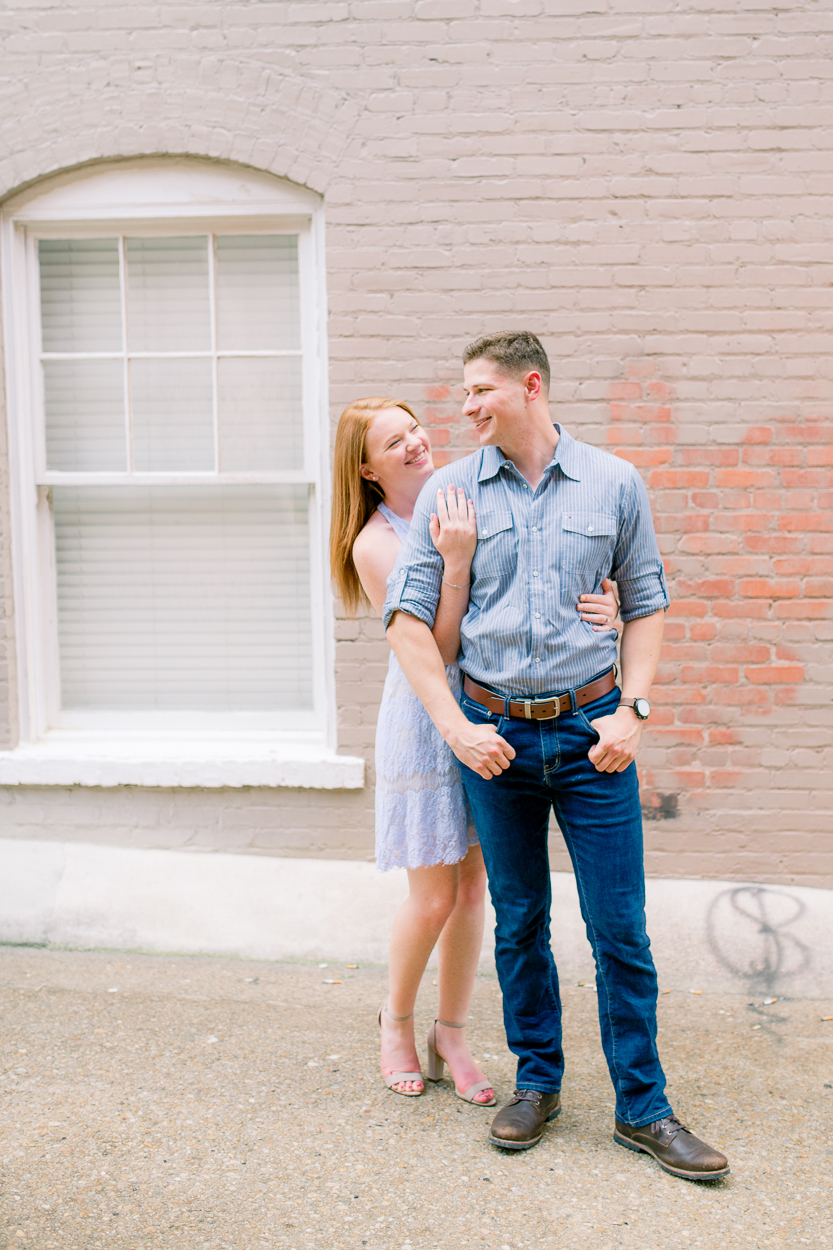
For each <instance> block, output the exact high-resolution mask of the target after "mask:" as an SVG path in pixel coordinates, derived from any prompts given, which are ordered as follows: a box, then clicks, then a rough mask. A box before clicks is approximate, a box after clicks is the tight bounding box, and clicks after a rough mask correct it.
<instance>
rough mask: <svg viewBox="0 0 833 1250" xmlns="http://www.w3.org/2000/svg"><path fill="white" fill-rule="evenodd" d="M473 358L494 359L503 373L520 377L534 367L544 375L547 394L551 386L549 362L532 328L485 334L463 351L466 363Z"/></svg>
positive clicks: (542, 376)
mask: <svg viewBox="0 0 833 1250" xmlns="http://www.w3.org/2000/svg"><path fill="white" fill-rule="evenodd" d="M472 360H491V361H492V363H493V364H496V365H497V366H498V368H499V369H501V370H502V372H503V373H507V374H508V375H509V376H510V377H513V378H516V377H520V376H521V375H522V374H526V373H529V372H530V371H531V370H532V369H535V370H537V372H538V373H540V375H541V381H542V382H543V384H544V394H545V395H546V394H547V393H548V392H549V389H550V362H549V360H548V359H547V353H546V352H545V351H544V348H543V347H542V345H541V340H540V339H539V338H538V337H537V336H536V335H534V334H532V333H531V331H529V330H506V331H504V332H503V333H502V334H484V335H483V337H482V338H479V339H475V340H474V342H473V343H469V345H468V347H467V348H466V349H465V351H464V352H463V364H464V365H467V364H468V363H469V361H472Z"/></svg>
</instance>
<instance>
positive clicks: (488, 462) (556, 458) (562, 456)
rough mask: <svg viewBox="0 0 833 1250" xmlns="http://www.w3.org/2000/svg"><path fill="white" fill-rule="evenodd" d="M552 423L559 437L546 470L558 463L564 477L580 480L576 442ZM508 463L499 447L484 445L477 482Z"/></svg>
mask: <svg viewBox="0 0 833 1250" xmlns="http://www.w3.org/2000/svg"><path fill="white" fill-rule="evenodd" d="M553 425H554V426H555V428H556V429H557V430H558V434H559V438H558V444H557V446H556V448H555V453H554V454H553V458H552V460H551V461H550V463H549V464H548V465H547V472H551V471H552V470H553V469H554V468H555V466H556V465H558V467H559V468H560V469H561V472H562V473H563V474H564V475H565V477H569V478H572V479H573V481H574V482H580V481H581V473H580V472H579V449H578V444H577V443H576V440H575V439H574V438H573V437H572V436H571V435H570V434H568V433H567V431H566V430H565V429H564V427H563V425H559V424H558V422H557V421H554V422H553ZM508 463H509V461H508V460H507V459H506V457H505V456H504V454H503V452H502V451H501V450H500V448H499V447H484V448H483V456H482V459H481V461H480V472H479V473H478V475H477V480H478V482H487V481H488V480H489V478H491V477H497V475H498V473H499V472H500V470H501V469H502V468H503V466H504V465H505V464H508Z"/></svg>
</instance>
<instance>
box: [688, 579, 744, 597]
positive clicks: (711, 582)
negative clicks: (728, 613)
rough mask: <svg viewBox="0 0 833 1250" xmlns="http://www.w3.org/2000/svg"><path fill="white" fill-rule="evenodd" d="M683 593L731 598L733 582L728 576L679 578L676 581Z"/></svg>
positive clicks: (733, 591) (733, 590)
mask: <svg viewBox="0 0 833 1250" xmlns="http://www.w3.org/2000/svg"><path fill="white" fill-rule="evenodd" d="M676 585H677V588H678V589H679V591H680V593H681V594H683V595H702V596H703V598H704V599H731V598H732V596H733V595H734V593H735V582H734V579H733V578H730V577H704V578H701V579H700V580H698V581H689V580H687V579H685V578H682V577H681V578H680V579H679V581H678V582H677V583H676Z"/></svg>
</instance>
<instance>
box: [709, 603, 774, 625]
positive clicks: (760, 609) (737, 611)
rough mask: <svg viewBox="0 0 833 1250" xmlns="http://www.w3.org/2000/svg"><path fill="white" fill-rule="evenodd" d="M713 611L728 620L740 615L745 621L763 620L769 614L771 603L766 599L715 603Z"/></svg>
mask: <svg viewBox="0 0 833 1250" xmlns="http://www.w3.org/2000/svg"><path fill="white" fill-rule="evenodd" d="M712 612H713V613H714V614H715V616H720V617H724V618H725V619H727V620H735V619H736V618H738V617H740V618H742V619H743V620H744V621H761V620H764V619H765V618H766V617H767V616H768V615H769V604H768V603H767V601H766V600H765V599H751V600H747V601H746V602H745V603H725V602H721V603H713V604H712Z"/></svg>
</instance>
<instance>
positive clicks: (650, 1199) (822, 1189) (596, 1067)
mask: <svg viewBox="0 0 833 1250" xmlns="http://www.w3.org/2000/svg"><path fill="white" fill-rule="evenodd" d="M329 981H335V982H338V983H337V984H328V982H329ZM384 987H385V970H384V969H383V968H379V967H362V968H357V969H351V968H349V967H346V966H345V965H333V964H331V965H330V966H329V967H327V968H321V967H317V966H310V965H299V964H293V965H290V964H273V963H246V962H243V961H236V960H223V959H204V958H183V957H162V956H141V955H136V956H124V955H112V954H107V953H98V952H96V953H87V952H65V951H51V950H39V949H27V948H11V947H5V948H0V999H1V1000H2V1013H3V1015H2V1018H3V1040H4V1042H5V1046H4V1062H3V1075H2V1094H3V1101H2V1113H1V1114H0V1132H2V1139H0V1140H2V1160H3V1173H2V1185H1V1186H0V1248H2V1250H6V1248H7V1247H14V1248H15V1250H21V1248H22V1250H30V1248H34V1250H53V1248H54V1250H87V1248H88V1247H90V1248H92V1247H102V1248H106V1250H133V1248H135V1250H140V1248H141V1250H144V1248H145V1247H148V1248H150V1247H162V1248H164V1250H180V1248H182V1250H201V1248H202V1247H211V1248H212V1250H214V1248H216V1250H226V1248H228V1250H253V1248H260V1247H285V1248H286V1250H292V1248H294V1250H319V1248H322V1250H323V1248H326V1250H330V1248H332V1250H360V1248H361V1247H363V1246H366V1247H367V1248H368V1250H403V1248H404V1250H423V1247H424V1248H425V1250H454V1248H456V1247H468V1246H471V1247H486V1248H488V1250H507V1248H508V1250H527V1248H529V1250H538V1248H540V1250H551V1248H553V1250H556V1248H557V1250H562V1248H571V1247H577V1248H578V1247H581V1248H582V1250H585V1248H590V1247H592V1250H607V1248H608V1247H610V1248H613V1247H620V1246H625V1247H627V1246H632V1247H639V1250H660V1248H661V1247H662V1250H665V1248H666V1247H667V1246H669V1245H672V1244H673V1245H675V1246H677V1247H679V1246H703V1247H706V1246H708V1247H710V1248H711V1247H715V1246H719V1245H723V1246H727V1247H731V1248H734V1247H754V1246H761V1247H769V1246H780V1247H786V1248H787V1250H793V1248H795V1250H797V1248H798V1247H800V1246H802V1245H810V1246H813V1247H827V1246H833V1233H831V1225H832V1224H833V1186H832V1185H831V1172H832V1171H833V1167H831V1165H833V1050H831V1047H833V1020H831V1021H829V1022H828V1021H823V1020H822V1017H823V1016H829V1015H833V1003H830V1002H819V1001H812V1000H788V999H779V1000H778V1001H777V1002H776V1003H773V1004H769V1005H766V1006H765V1005H763V1003H762V1001H761V999H760V998H758V999H757V1000H755V1001H754V1002H750V1001H749V996H747V997H738V996H728V995H715V994H709V993H708V987H707V986H702V987H701V986H697V987H692V988H696V989H702V993H701V994H697V995H695V994H689V993H678V992H675V993H671V994H664V995H662V997H661V998H660V1042H661V1048H662V1054H663V1057H664V1063H665V1066H666V1070H667V1073H668V1077H669V1092H670V1096H671V1100H672V1103H673V1104H674V1106H675V1108H676V1110H677V1111H678V1113H679V1114H680V1116H681V1118H683V1119H684V1120H686V1121H687V1122H688V1123H689V1124H690V1126H691V1127H692V1129H693V1130H694V1131H695V1132H697V1133H698V1134H699V1135H700V1136H703V1137H705V1138H706V1139H707V1140H709V1141H711V1142H712V1143H713V1144H714V1145H716V1146H718V1147H719V1148H720V1149H721V1150H723V1151H725V1153H727V1154H728V1155H729V1157H730V1162H731V1164H732V1168H733V1171H732V1174H731V1176H730V1177H728V1178H727V1179H726V1180H724V1181H717V1182H712V1183H709V1184H697V1183H690V1182H686V1181H681V1180H676V1179H674V1178H673V1177H671V1176H668V1175H666V1174H665V1173H664V1172H662V1171H661V1170H660V1169H659V1168H658V1167H657V1165H656V1164H655V1163H654V1162H653V1161H652V1160H651V1159H649V1158H648V1157H647V1156H644V1155H636V1154H633V1153H631V1152H629V1151H626V1150H623V1149H621V1148H620V1147H618V1146H616V1145H614V1143H613V1142H612V1140H611V1129H612V1094H611V1089H610V1086H609V1082H608V1078H607V1071H606V1068H605V1065H604V1061H603V1058H602V1054H601V1048H600V1045H599V1038H598V1023H597V1020H596V1014H595V1012H596V1002H595V997H596V996H595V993H594V991H593V990H592V989H589V988H586V987H579V986H565V987H564V1002H565V1034H566V1038H565V1044H566V1050H567V1056H568V1064H569V1067H568V1071H567V1076H566V1078H565V1083H564V1091H563V1093H564V1111H563V1113H562V1115H561V1117H560V1119H559V1120H557V1121H556V1122H555V1123H554V1124H552V1125H550V1126H548V1128H547V1130H546V1133H545V1137H544V1140H543V1141H542V1142H541V1144H540V1145H539V1146H537V1147H536V1148H535V1149H534V1150H531V1151H528V1152H523V1153H517V1154H509V1153H506V1152H501V1151H497V1150H495V1149H493V1148H491V1147H490V1146H489V1145H488V1144H487V1142H486V1126H487V1123H488V1119H489V1116H490V1112H488V1111H481V1110H477V1109H476V1108H473V1107H469V1106H466V1105H464V1104H463V1103H461V1102H460V1101H459V1100H458V1099H456V1098H454V1096H453V1093H452V1090H451V1086H450V1084H449V1083H448V1082H447V1081H445V1082H442V1083H440V1084H437V1085H429V1087H428V1091H427V1093H426V1094H425V1095H424V1096H423V1097H421V1098H416V1099H405V1098H401V1097H398V1096H396V1095H394V1094H391V1093H388V1091H387V1090H386V1089H385V1088H384V1086H383V1085H382V1082H381V1079H380V1078H379V1076H378V1071H377V1066H376V1059H377V1051H378V1026H377V1024H376V1019H375V1016H376V1011H377V1010H378V1006H379V1002H380V1001H381V998H382V996H383V993H384ZM435 993H436V991H435V990H433V987H432V985H431V977H430V975H429V976H428V977H427V984H426V985H425V987H424V989H423V993H422V997H421V1000H420V1003H419V1005H418V1010H417V1019H418V1022H419V1032H418V1036H420V1035H421V1034H424V1031H425V1030H426V1029H427V1026H428V1024H429V1023H430V1020H431V1005H432V1001H433V998H432V996H433V994H435ZM470 1036H471V1040H472V1045H473V1049H474V1051H475V1053H476V1054H477V1055H478V1056H479V1057H480V1058H481V1059H482V1062H483V1065H484V1067H485V1069H486V1071H487V1072H488V1073H489V1075H490V1078H491V1079H492V1080H493V1081H494V1083H495V1086H496V1088H497V1090H498V1095H499V1097H500V1098H501V1100H502V1099H503V1098H504V1097H506V1096H508V1095H509V1094H510V1093H511V1091H512V1076H513V1071H514V1067H513V1059H512V1056H511V1055H510V1054H509V1052H508V1051H507V1049H506V1045H505V1041H504V1036H503V1028H502V1024H501V1013H500V992H499V989H498V985H497V981H496V979H495V978H494V976H489V975H486V976H481V977H479V978H478V982H477V988H476V992H475V1002H474V1005H473V1009H472V1016H471V1029H470ZM484 1056H488V1057H487V1058H484Z"/></svg>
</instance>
